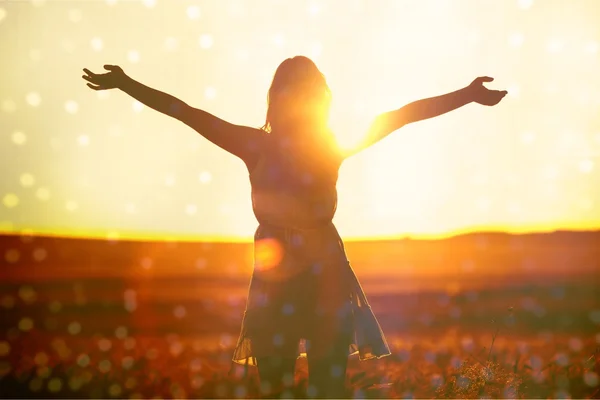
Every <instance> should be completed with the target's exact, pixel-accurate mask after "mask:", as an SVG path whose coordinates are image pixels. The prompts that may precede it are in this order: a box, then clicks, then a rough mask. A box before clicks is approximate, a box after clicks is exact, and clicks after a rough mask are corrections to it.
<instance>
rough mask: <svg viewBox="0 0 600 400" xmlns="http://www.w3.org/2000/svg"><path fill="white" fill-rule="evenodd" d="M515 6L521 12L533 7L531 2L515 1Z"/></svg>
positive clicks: (528, 0)
mask: <svg viewBox="0 0 600 400" xmlns="http://www.w3.org/2000/svg"><path fill="white" fill-rule="evenodd" d="M517 5H518V6H519V8H522V9H523V10H528V9H530V8H531V6H533V0H517Z"/></svg>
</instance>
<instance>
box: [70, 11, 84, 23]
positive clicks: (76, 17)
mask: <svg viewBox="0 0 600 400" xmlns="http://www.w3.org/2000/svg"><path fill="white" fill-rule="evenodd" d="M68 18H69V21H71V22H74V23H77V22H81V20H82V19H83V14H82V12H81V10H79V9H77V8H72V9H70V10H69V11H68Z"/></svg>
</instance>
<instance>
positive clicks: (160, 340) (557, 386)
mask: <svg viewBox="0 0 600 400" xmlns="http://www.w3.org/2000/svg"><path fill="white" fill-rule="evenodd" d="M390 342H391V343H390V344H391V346H392V349H393V354H392V355H391V356H389V357H385V358H382V359H380V360H374V361H364V362H360V361H358V360H357V359H356V358H354V357H351V358H350V360H349V366H348V372H347V386H348V397H349V398H594V397H598V395H599V394H600V393H599V386H598V385H599V382H598V381H599V379H598V378H599V375H600V349H598V348H597V344H596V343H595V342H596V338H594V337H591V338H585V339H583V340H581V339H579V338H574V337H567V336H564V337H558V336H554V335H542V336H541V337H537V338H531V340H524V339H523V338H520V339H519V338H514V339H511V340H509V339H508V338H503V337H501V336H500V337H499V336H498V331H496V333H495V334H494V335H493V336H492V338H491V343H492V344H493V345H491V346H489V348H487V347H485V346H481V344H483V343H484V342H487V343H490V337H489V336H486V335H481V336H479V337H473V336H470V335H468V334H461V333H458V332H457V331H451V332H446V333H444V334H440V335H438V336H437V337H436V336H435V335H434V336H430V337H429V338H426V339H425V338H423V337H421V338H420V339H419V340H417V339H415V340H414V341H407V340H406V339H401V337H398V339H392V340H391V341H390ZM2 343H4V344H3V350H4V351H3V352H4V353H6V352H7V351H6V350H7V346H8V353H7V354H5V355H4V357H2V361H1V362H0V374H2V378H0V394H1V397H2V398H257V397H259V396H260V394H259V381H258V376H257V374H256V370H255V369H254V368H253V367H249V368H248V370H247V371H244V367H243V366H239V365H236V366H235V368H233V369H232V370H231V373H230V374H229V373H228V372H229V371H230V367H231V363H230V362H229V358H230V355H231V347H227V346H219V345H218V344H217V345H215V346H212V348H210V346H205V345H203V344H202V343H200V342H199V341H198V339H194V338H191V337H190V338H180V337H177V336H176V335H167V336H163V337H145V336H139V337H131V336H128V337H124V338H121V339H114V338H106V337H102V338H100V337H73V336H68V337H58V336H57V337H54V338H53V339H49V338H48V337H47V336H46V334H45V333H41V332H36V331H33V330H32V331H29V332H27V333H20V334H18V335H17V334H16V332H13V334H12V336H10V337H9V338H8V340H7V341H4V342H2ZM476 348H479V349H480V350H479V351H473V349H476ZM245 372H246V373H245ZM307 377H308V370H307V365H306V360H305V359H299V361H298V363H297V370H296V376H295V382H294V385H293V387H292V388H290V389H288V391H286V392H284V393H282V396H283V397H286V398H299V397H305V396H306V386H307Z"/></svg>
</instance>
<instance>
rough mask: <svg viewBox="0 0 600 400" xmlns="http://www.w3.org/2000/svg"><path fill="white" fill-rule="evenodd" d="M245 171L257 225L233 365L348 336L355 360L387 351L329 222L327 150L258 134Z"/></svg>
mask: <svg viewBox="0 0 600 400" xmlns="http://www.w3.org/2000/svg"><path fill="white" fill-rule="evenodd" d="M265 136H266V137H265V138H264V140H261V141H260V148H258V149H256V154H258V156H257V162H256V163H255V165H254V166H253V168H252V169H251V171H250V182H251V186H252V206H253V211H254V214H255V216H256V218H257V220H258V222H259V227H258V229H257V230H256V233H255V235H254V239H255V242H254V246H255V247H254V250H255V262H254V271H253V274H252V279H251V282H250V289H249V294H248V299H247V303H246V311H245V313H244V319H243V322H242V328H241V333H240V336H239V339H238V342H237V346H236V348H235V351H234V354H233V361H234V362H236V363H240V364H247V365H256V363H257V362H256V357H261V356H269V355H274V354H282V353H285V354H287V355H294V356H298V355H299V356H305V355H306V350H307V349H306V348H307V344H310V349H309V350H308V351H309V352H311V353H312V354H315V355H317V356H318V354H319V353H323V354H325V352H326V351H327V350H328V349H329V348H330V347H331V345H332V341H334V340H337V339H338V338H340V337H342V335H344V334H345V335H349V336H350V343H351V344H350V346H349V348H348V354H355V353H358V354H359V357H360V359H361V360H366V359H370V358H379V357H383V356H386V355H389V354H390V350H389V347H388V345H387V343H386V340H385V337H384V335H383V333H382V331H381V328H380V326H379V323H378V322H377V319H376V318H375V316H374V314H373V312H372V310H371V307H370V306H369V303H368V302H367V299H366V298H365V295H364V292H363V290H362V288H361V286H360V283H359V282H358V280H357V278H356V275H355V274H354V271H353V270H352V268H351V266H350V264H349V262H348V259H347V257H346V253H345V250H344V245H343V243H342V240H341V238H340V236H339V234H338V232H337V230H336V228H335V226H334V225H333V223H332V219H333V216H334V214H335V210H336V206H337V190H336V183H337V178H338V170H339V167H340V164H341V162H342V158H341V157H340V156H339V155H338V154H339V153H338V152H336V151H334V150H333V147H331V146H324V145H322V144H321V145H320V146H315V145H310V143H311V142H314V141H310V140H308V138H306V139H305V140H303V141H301V142H302V144H300V145H298V146H295V145H294V146H292V145H291V144H288V145H286V144H285V142H284V141H282V140H281V139H279V138H277V136H276V135H269V134H265Z"/></svg>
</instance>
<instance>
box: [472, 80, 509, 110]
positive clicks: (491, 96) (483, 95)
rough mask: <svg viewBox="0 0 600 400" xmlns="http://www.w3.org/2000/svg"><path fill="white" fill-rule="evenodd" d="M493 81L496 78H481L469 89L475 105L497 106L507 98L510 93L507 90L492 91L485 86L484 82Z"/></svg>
mask: <svg viewBox="0 0 600 400" xmlns="http://www.w3.org/2000/svg"><path fill="white" fill-rule="evenodd" d="M493 80H494V78H491V77H489V76H480V77H479V78H476V79H475V80H474V81H473V82H472V83H471V84H470V85H469V86H468V87H467V90H468V91H469V92H470V94H471V96H472V97H471V99H472V100H473V101H474V102H475V103H478V104H482V105H484V106H495V105H496V104H498V103H500V100H502V99H503V98H504V96H506V94H507V93H508V92H507V91H506V90H490V89H488V88H486V87H485V86H483V83H484V82H492V81H493Z"/></svg>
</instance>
